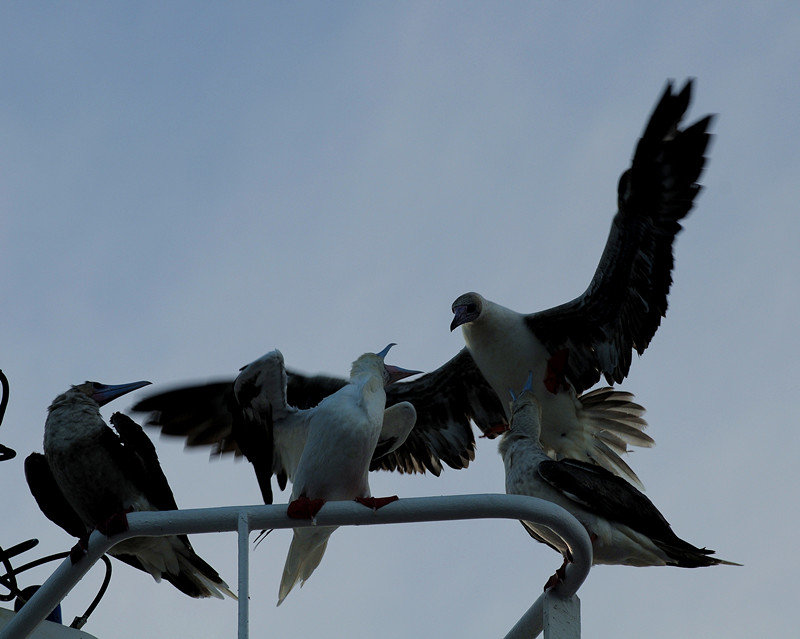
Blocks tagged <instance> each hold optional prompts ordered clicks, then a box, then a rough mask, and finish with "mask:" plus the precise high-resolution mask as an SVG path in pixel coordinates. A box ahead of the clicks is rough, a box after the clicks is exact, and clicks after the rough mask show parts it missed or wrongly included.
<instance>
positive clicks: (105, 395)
mask: <svg viewBox="0 0 800 639" xmlns="http://www.w3.org/2000/svg"><path fill="white" fill-rule="evenodd" d="M148 384H150V382H130V383H128V384H101V383H100V382H84V383H83V384H78V385H77V386H73V387H72V388H73V389H74V390H77V391H80V392H82V393H83V394H84V395H86V396H87V397H89V398H90V399H92V400H94V402H95V403H96V404H97V405H98V406H103V405H104V404H108V402H110V401H111V400H114V399H116V398H117V397H122V396H123V395H125V394H127V393H130V392H131V391H135V390H136V389H137V388H142V386H147V385H148Z"/></svg>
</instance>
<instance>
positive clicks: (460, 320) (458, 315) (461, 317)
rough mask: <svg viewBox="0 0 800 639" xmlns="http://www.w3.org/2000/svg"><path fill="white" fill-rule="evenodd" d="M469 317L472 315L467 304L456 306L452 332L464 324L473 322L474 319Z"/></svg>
mask: <svg viewBox="0 0 800 639" xmlns="http://www.w3.org/2000/svg"><path fill="white" fill-rule="evenodd" d="M469 315H470V313H469V312H468V311H467V306H466V305H465V304H460V305H458V306H454V307H453V321H452V322H450V330H451V331H454V330H456V328H458V327H459V326H461V325H462V324H466V323H467V322H470V321H472V318H471V317H469Z"/></svg>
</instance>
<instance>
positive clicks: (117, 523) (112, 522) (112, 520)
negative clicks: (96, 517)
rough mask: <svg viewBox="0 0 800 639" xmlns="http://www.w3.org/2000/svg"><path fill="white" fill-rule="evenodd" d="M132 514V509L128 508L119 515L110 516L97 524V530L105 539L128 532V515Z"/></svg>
mask: <svg viewBox="0 0 800 639" xmlns="http://www.w3.org/2000/svg"><path fill="white" fill-rule="evenodd" d="M130 512H133V508H128V509H127V510H124V511H122V512H121V513H115V514H113V515H111V517H109V518H108V519H106V520H105V521H103V522H101V523H99V524H97V530H99V531H100V532H101V533H103V534H104V535H105V536H106V537H111V536H113V535H116V534H118V533H121V532H125V531H126V530H128V513H130Z"/></svg>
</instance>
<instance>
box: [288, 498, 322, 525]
mask: <svg viewBox="0 0 800 639" xmlns="http://www.w3.org/2000/svg"><path fill="white" fill-rule="evenodd" d="M324 505H325V500H324V499H309V498H308V497H306V496H305V495H301V496H300V497H298V498H297V499H295V500H294V501H293V502H290V503H289V507H288V508H287V509H286V514H287V515H289V517H291V518H292V519H312V520H313V519H314V516H315V515H316V514H317V513H318V512H319V511H320V510H321V509H322V507H323V506H324Z"/></svg>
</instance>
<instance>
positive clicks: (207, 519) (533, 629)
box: [0, 494, 592, 639]
mask: <svg viewBox="0 0 800 639" xmlns="http://www.w3.org/2000/svg"><path fill="white" fill-rule="evenodd" d="M286 508H287V506H286V504H281V505H272V506H223V507H217V508H196V509H188V510H174V511H157V512H133V513H130V514H129V515H128V530H126V531H124V532H122V533H119V534H116V535H114V536H113V537H106V536H105V535H103V534H101V533H100V532H98V531H96V530H95V531H94V532H92V534H91V536H90V537H89V542H88V545H87V551H86V555H85V556H84V557H83V558H82V559H80V560H79V561H78V562H77V563H75V564H73V563H72V561H71V560H70V559H69V558H68V559H66V560H65V561H64V562H63V563H62V564H61V565H60V566H59V567H58V568H57V569H56V570H55V571H54V572H53V574H52V575H51V576H50V577H49V578H48V579H47V581H45V583H44V584H43V585H42V587H41V588H39V590H38V591H37V592H36V594H34V595H33V597H31V599H30V601H29V602H28V603H27V604H26V605H25V606H24V607H23V608H22V609H21V610H20V611H19V612H18V613H17V614H16V616H15V617H14V619H12V620H11V621H10V622H9V623H8V625H7V626H6V627H5V628H3V629H2V630H0V639H25V638H26V637H28V636H29V635H30V633H31V632H33V630H34V629H35V628H36V627H37V626H38V625H39V624H40V623H41V622H42V621H43V620H44V618H45V617H46V616H47V614H48V612H49V611H50V610H52V609H53V608H54V607H55V606H56V605H58V604H59V603H60V602H61V600H62V599H63V598H64V597H65V596H66V595H67V594H68V593H69V591H70V590H72V588H73V587H74V586H75V585H76V584H77V583H78V581H80V579H81V578H82V577H83V576H84V575H85V574H86V573H87V572H88V571H89V569H90V568H91V567H92V566H93V565H94V563H95V562H96V561H98V560H99V559H100V557H102V556H103V555H104V554H105V553H106V552H107V551H108V550H109V549H110V548H112V547H113V546H114V545H116V544H118V543H119V542H121V541H124V540H125V539H129V538H131V537H159V536H163V535H177V534H198V533H213V532H231V531H237V532H238V551H239V553H238V554H239V576H238V587H239V592H238V596H239V602H238V606H239V615H238V627H239V634H238V636H239V639H247V638H248V633H249V628H248V618H249V609H248V605H249V588H250V586H249V551H250V549H249V534H250V532H251V531H253V530H263V529H268V528H300V527H304V526H311V525H315V524H316V525H320V526H370V525H376V524H399V523H411V522H424V521H454V520H463V519H491V518H495V519H524V520H526V521H531V522H533V523H536V524H540V525H543V526H547V527H548V528H550V529H551V530H552V531H553V532H554V533H555V534H557V535H558V536H560V537H561V538H562V539H563V540H564V542H565V543H566V544H567V546H568V548H569V549H570V553H571V555H572V563H570V564H569V565H568V566H567V570H566V577H565V579H564V580H563V581H562V582H561V583H560V584H559V585H558V586H557V587H555V588H553V589H552V590H549V591H547V592H546V593H544V594H543V595H542V596H540V597H539V599H537V600H536V602H534V604H533V605H532V606H531V608H530V609H529V610H528V611H527V612H526V613H525V614H524V615H523V616H522V618H521V619H520V620H519V621H518V622H517V624H516V625H515V626H514V627H513V628H512V629H511V631H510V632H509V633H508V634H507V635H506V637H505V639H519V638H521V637H535V636H536V635H538V634H539V633H540V632H541V631H542V627H543V621H542V617H543V610H544V608H545V606H546V605H547V601H548V598H550V599H551V600H552V599H553V598H555V599H556V600H560V601H562V602H563V601H565V600H569V599H571V598H573V597H574V595H575V593H576V592H577V590H578V588H579V587H580V586H581V584H582V583H583V581H584V580H585V579H586V576H587V575H588V573H589V570H590V568H591V565H592V545H591V541H590V539H589V535H588V534H587V533H586V530H585V529H584V528H583V526H582V525H581V524H580V523H579V522H578V520H577V519H575V518H574V517H573V516H572V515H571V514H569V513H568V512H567V511H566V510H564V509H563V508H561V507H560V506H557V505H555V504H552V503H550V502H547V501H543V500H541V499H537V498H535V497H526V496H522V495H499V494H484V495H451V496H444V497H414V498H406V499H400V500H398V501H395V502H393V503H390V504H388V505H386V506H384V507H383V508H381V509H380V510H372V509H370V508H367V507H365V506H363V505H361V504H358V503H356V502H350V501H346V502H345V501H337V502H328V503H326V504H325V506H323V508H322V510H320V511H319V513H317V515H316V517H315V521H314V522H311V521H306V520H300V519H292V518H290V517H289V516H288V515H287V514H286ZM575 599H577V598H575Z"/></svg>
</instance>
